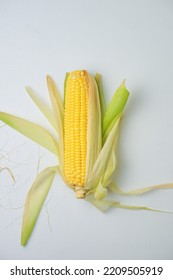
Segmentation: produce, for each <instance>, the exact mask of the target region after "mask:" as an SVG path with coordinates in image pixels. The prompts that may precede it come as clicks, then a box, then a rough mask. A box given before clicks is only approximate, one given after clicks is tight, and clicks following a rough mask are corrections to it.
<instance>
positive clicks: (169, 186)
mask: <svg viewBox="0 0 173 280" xmlns="http://www.w3.org/2000/svg"><path fill="white" fill-rule="evenodd" d="M109 188H110V189H111V190H112V191H113V192H115V193H117V194H121V195H141V194H144V193H147V192H151V191H155V190H161V189H162V190H163V189H172V188H173V183H167V184H161V185H155V186H150V187H145V188H141V189H135V190H131V191H128V192H124V191H122V190H121V189H120V188H119V187H118V186H117V184H115V183H114V182H113V181H111V183H110V184H109Z"/></svg>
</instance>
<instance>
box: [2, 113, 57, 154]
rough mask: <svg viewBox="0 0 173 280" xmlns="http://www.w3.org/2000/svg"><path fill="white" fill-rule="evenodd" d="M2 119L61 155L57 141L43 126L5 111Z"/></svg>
mask: <svg viewBox="0 0 173 280" xmlns="http://www.w3.org/2000/svg"><path fill="white" fill-rule="evenodd" d="M0 120H1V121H3V122H4V123H6V124H8V125H9V126H11V127H12V128H14V129H16V130H17V131H19V132H20V133H22V134H23V135H25V136H27V137H28V138H30V139H31V140H33V141H34V142H36V143H38V144H39V145H41V146H43V147H44V148H46V149H48V150H49V151H50V152H52V153H54V154H56V155H57V156H58V157H59V146H58V143H57V141H56V140H55V138H54V137H53V136H52V135H51V134H50V133H49V132H48V131H47V130H46V129H44V128H43V127H41V126H39V125H37V124H35V123H32V122H30V121H27V120H24V119H22V118H19V117H16V116H13V115H10V114H7V113H4V112H0Z"/></svg>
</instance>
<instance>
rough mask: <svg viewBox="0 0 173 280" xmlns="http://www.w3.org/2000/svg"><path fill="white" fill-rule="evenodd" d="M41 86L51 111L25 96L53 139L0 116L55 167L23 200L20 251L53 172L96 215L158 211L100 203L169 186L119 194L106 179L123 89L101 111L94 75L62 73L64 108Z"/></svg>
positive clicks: (112, 160) (26, 124)
mask: <svg viewBox="0 0 173 280" xmlns="http://www.w3.org/2000/svg"><path fill="white" fill-rule="evenodd" d="M47 85H48V90H49V96H50V100H51V105H52V109H53V110H52V111H51V110H50V109H49V108H48V107H47V106H46V105H45V104H44V103H43V102H42V101H40V100H39V99H38V97H37V96H36V95H35V93H34V92H33V91H32V90H31V88H27V91H28V93H29V95H30V97H31V98H32V99H33V101H34V102H35V104H36V105H37V106H38V107H39V109H40V110H41V111H42V113H43V114H44V115H45V116H46V118H47V119H48V120H49V122H50V123H51V124H52V126H53V127H54V128H55V130H56V132H57V134H58V137H57V138H58V139H55V137H54V136H53V135H52V134H51V133H50V132H48V131H47V130H46V129H44V128H43V127H41V126H39V125H37V124H34V123H32V122H29V121H26V120H24V119H21V118H18V117H16V116H12V115H10V114H7V113H3V112H0V120H2V121H3V122H5V123H6V124H8V125H10V126H11V127H13V128H14V129H16V130H18V131H19V132H21V133H23V134H24V135H25V136H27V137H29V138H30V139H32V140H33V141H35V142H36V143H38V144H40V145H41V146H43V147H45V148H47V149H48V150H49V151H51V152H53V153H54V154H55V155H56V156H57V157H58V161H59V166H55V167H48V168H46V169H45V170H43V171H42V172H41V173H40V174H38V176H37V178H36V180H35V181H34V183H33V185H32V187H31V189H30V191H29V193H28V195H27V198H26V202H25V207H24V215H23V224H22V235H21V243H22V245H25V244H26V243H27V241H28V239H29V237H30V235H31V233H32V230H33V228H34V225H35V223H36V220H37V218H38V215H39V213H40V210H41V207H42V205H43V203H44V201H45V199H46V196H47V194H48V192H49V189H50V186H51V184H52V181H53V179H54V176H55V173H56V172H58V173H59V174H60V175H61V176H62V177H63V179H64V181H65V182H66V183H67V184H68V186H70V187H71V188H72V189H73V190H74V191H75V192H76V196H77V197H78V198H85V199H86V200H87V201H89V202H91V203H92V204H93V205H94V206H96V207H97V208H98V209H99V210H101V211H106V210H107V209H108V208H109V207H117V208H125V209H134V210H153V211H158V210H155V209H152V208H148V207H145V206H131V205H122V204H120V203H119V202H116V201H107V200H105V199H104V198H105V197H106V195H107V190H108V189H110V190H112V191H114V192H116V193H118V194H123V195H124V194H127V195H131V194H132V195H134V194H135V195H137V194H143V193H145V192H149V191H153V190H156V189H161V188H162V189H165V188H172V187H173V184H164V185H156V186H152V187H147V188H143V189H141V190H132V191H129V192H123V191H122V190H121V189H120V188H119V187H118V186H117V185H116V184H115V183H114V182H113V180H112V179H111V175H112V174H113V172H114V170H115V168H116V157H115V149H116V145H117V140H118V134H119V126H120V117H121V114H122V111H123V109H124V107H125V104H126V102H127V99H128V96H129V92H128V91H127V89H126V87H125V83H124V82H123V83H122V84H121V86H120V87H119V88H118V89H117V91H116V92H115V94H114V96H113V98H112V100H111V101H110V103H109V105H108V108H107V109H106V106H105V102H104V96H103V89H102V84H101V76H100V75H99V74H97V75H96V77H95V78H94V77H92V76H91V75H90V74H89V73H88V72H87V71H86V70H77V71H73V72H71V73H67V74H66V79H65V83H64V104H63V102H62V100H61V97H60V94H59V92H58V90H57V88H56V86H55V83H54V82H53V80H52V78H51V77H49V76H48V77H47ZM64 107H65V108H64ZM162 212H163V211H162Z"/></svg>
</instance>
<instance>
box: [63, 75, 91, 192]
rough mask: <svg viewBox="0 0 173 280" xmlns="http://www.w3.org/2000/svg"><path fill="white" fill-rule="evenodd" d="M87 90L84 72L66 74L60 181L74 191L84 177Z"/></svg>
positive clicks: (80, 185) (82, 184)
mask: <svg viewBox="0 0 173 280" xmlns="http://www.w3.org/2000/svg"><path fill="white" fill-rule="evenodd" d="M88 90H89V81H88V76H87V74H86V72H85V71H74V72H71V73H70V74H69V76H68V78H67V81H66V87H65V114H64V178H65V181H66V182H67V184H68V185H70V186H71V187H72V188H74V189H75V190H76V191H79V190H80V189H81V188H82V187H84V184H85V177H86V153H87V128H88ZM81 194H82V192H81V191H80V195H81ZM80 195H79V196H80Z"/></svg>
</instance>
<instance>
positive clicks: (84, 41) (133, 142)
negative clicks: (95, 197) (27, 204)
mask: <svg viewBox="0 0 173 280" xmlns="http://www.w3.org/2000/svg"><path fill="white" fill-rule="evenodd" d="M172 30H173V2H172V1H170V0H166V1H164V0H145V1H142V0H141V1H140V0H131V1H128V0H122V1H118V0H87V1H84V0H80V1H79V0H73V1H70V0H68V1H67V0H64V1H60V0H42V1H41V0H40V1H39V0H35V1H29V0H15V1H10V0H1V1H0V110H1V111H5V112H9V113H13V114H15V115H18V116H21V117H24V118H27V119H29V120H32V121H35V122H37V123H39V124H41V125H43V126H44V127H47V128H48V127H49V125H48V123H47V121H46V120H45V118H44V117H43V116H42V115H41V113H40V112H39V111H38V110H37V108H36V107H35V105H34V104H33V103H32V101H31V100H30V99H29V97H28V96H27V94H26V92H25V90H24V87H25V86H26V85H30V86H32V87H33V88H34V89H35V90H36V92H37V93H38V94H39V95H40V96H41V97H42V99H43V100H45V101H46V102H49V100H48V94H47V89H46V82H45V76H46V74H50V75H51V76H53V78H54V79H55V81H56V83H57V84H58V88H59V89H60V90H61V93H62V94H63V82H64V77H65V72H67V71H68V72H69V71H72V70H75V69H87V70H88V71H89V72H90V73H92V74H95V73H96V72H99V73H101V74H102V76H103V83H104V90H105V96H106V102H107V103H108V102H109V100H110V98H111V96H112V95H113V93H114V91H115V89H116V88H117V87H118V85H119V84H120V83H121V81H122V80H123V79H124V78H126V81H127V87H128V89H129V91H130V93H131V95H130V99H129V102H128V104H127V107H126V110H125V113H124V117H123V121H122V123H121V124H122V127H121V135H120V139H119V145H118V152H117V156H118V167H117V171H116V174H115V180H116V182H117V183H118V185H119V186H120V187H121V188H122V189H123V190H130V189H133V188H140V187H145V186H148V185H153V184H159V183H165V182H173V110H172V104H173V79H172V65H173V52H172V50H173V33H172ZM39 163H40V164H39ZM54 163H56V158H55V157H54V156H53V155H51V154H50V153H49V152H47V151H46V150H45V149H41V148H39V147H38V145H36V144H35V143H33V142H32V141H30V140H28V139H27V138H26V137H24V136H22V135H21V134H19V133H18V132H16V131H14V130H12V129H11V128H9V127H7V126H3V127H1V128H0V166H1V167H5V166H6V167H8V168H11V170H12V172H13V174H14V176H15V179H16V183H15V184H14V185H13V183H12V180H11V178H10V176H9V174H8V172H5V171H4V172H1V173H0V206H1V207H0V221H1V222H0V259H172V258H173V242H172V236H173V215H169V214H163V213H155V212H145V211H130V210H123V209H111V210H110V211H108V212H107V213H105V214H103V213H100V212H99V211H98V210H97V209H96V208H94V207H93V206H92V205H90V204H89V203H87V202H86V201H83V200H77V199H76V198H75V195H74V193H73V192H72V191H71V190H70V189H68V188H67V187H66V186H65V184H64V183H63V181H62V180H61V178H60V177H59V176H58V175H57V176H56V178H55V180H54V184H53V185H52V188H51V192H50V194H49V196H48V199H47V201H46V203H45V206H44V207H43V209H42V211H41V214H40V216H39V219H38V222H37V224H36V227H35V229H34V232H33V234H32V236H31V239H30V241H29V242H28V245H27V246H26V247H25V248H23V247H21V246H20V229H21V221H22V211H23V208H22V206H23V205H24V201H25V197H26V194H27V192H28V190H29V188H30V186H31V184H32V182H33V180H34V178H35V176H36V173H37V171H38V170H37V167H39V170H41V169H42V168H43V167H45V166H50V165H52V164H54ZM112 199H116V200H119V201H121V202H123V203H128V204H135V205H148V206H150V207H155V208H158V209H163V210H168V211H173V205H172V200H173V190H164V191H158V192H152V193H150V194H146V195H143V196H142V197H116V196H115V195H113V196H112ZM15 208H17V209H15Z"/></svg>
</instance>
